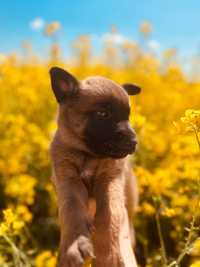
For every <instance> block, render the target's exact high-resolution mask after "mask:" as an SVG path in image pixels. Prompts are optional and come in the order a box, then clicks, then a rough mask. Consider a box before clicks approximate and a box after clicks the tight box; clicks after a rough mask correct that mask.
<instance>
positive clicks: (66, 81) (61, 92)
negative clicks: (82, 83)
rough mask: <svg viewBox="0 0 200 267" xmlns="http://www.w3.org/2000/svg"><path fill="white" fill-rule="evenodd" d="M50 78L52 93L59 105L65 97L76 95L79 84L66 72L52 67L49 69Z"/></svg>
mask: <svg viewBox="0 0 200 267" xmlns="http://www.w3.org/2000/svg"><path fill="white" fill-rule="evenodd" d="M50 77H51V86H52V89H53V92H54V94H55V97H56V99H57V101H58V102H59V103H62V102H63V101H64V100H65V99H66V98H67V97H69V96H72V95H74V94H76V93H77V91H78V88H79V82H78V80H77V79H76V78H75V77H73V76H72V75H71V74H70V73H68V72H67V71H65V70H63V69H61V68H58V67H53V68H51V69H50Z"/></svg>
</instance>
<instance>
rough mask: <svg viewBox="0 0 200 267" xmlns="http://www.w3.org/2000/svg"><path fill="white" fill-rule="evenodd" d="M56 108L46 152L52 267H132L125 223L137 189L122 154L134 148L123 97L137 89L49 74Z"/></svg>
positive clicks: (55, 70) (126, 98)
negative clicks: (55, 246)
mask: <svg viewBox="0 0 200 267" xmlns="http://www.w3.org/2000/svg"><path fill="white" fill-rule="evenodd" d="M50 77H51V85H52V89H53V92H54V94H55V97H56V99H57V102H58V104H59V114H58V129H57V132H56V134H55V136H54V139H53V141H52V144H51V150H50V151H51V158H52V163H53V172H54V175H53V177H54V178H53V182H54V184H55V187H56V191H57V196H58V209H59V221H60V227H61V239H60V256H59V262H58V266H59V267H82V266H84V262H86V261H87V260H91V259H92V262H93V266H95V267H122V266H123V267H124V266H125V267H134V266H136V261H135V257H134V253H133V250H132V246H131V230H130V226H131V223H130V218H131V217H132V215H133V212H134V208H135V206H136V205H137V185H136V181H135V178H134V176H133V175H132V173H131V166H130V165H129V162H128V157H126V156H127V155H128V154H132V153H133V152H134V151H135V148H136V143H137V142H136V137H135V133H134V131H133V129H132V128H131V126H130V124H129V114H130V105H129V96H128V95H134V94H138V93H139V92H140V88H139V87H137V86H135V85H132V84H125V85H123V86H121V85H118V84H117V83H115V82H113V81H111V80H109V79H106V78H104V77H100V76H95V77H89V78H87V79H86V80H83V81H78V80H77V79H76V78H75V77H73V76H72V75H71V74H69V73H68V72H66V71H65V70H63V69H60V68H57V67H53V68H52V69H51V70H50Z"/></svg>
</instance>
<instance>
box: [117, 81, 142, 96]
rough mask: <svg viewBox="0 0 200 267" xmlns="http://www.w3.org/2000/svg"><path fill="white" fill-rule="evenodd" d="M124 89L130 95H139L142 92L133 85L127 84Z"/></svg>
mask: <svg viewBox="0 0 200 267" xmlns="http://www.w3.org/2000/svg"><path fill="white" fill-rule="evenodd" d="M122 87H123V88H124V89H125V90H126V92H127V94H128V95H137V94H139V93H140V92H141V88H140V87H139V86H137V85H134V84H131V83H125V84H123V85H122Z"/></svg>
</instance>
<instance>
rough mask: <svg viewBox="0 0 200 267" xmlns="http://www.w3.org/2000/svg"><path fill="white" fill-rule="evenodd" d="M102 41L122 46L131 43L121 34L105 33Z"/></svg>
mask: <svg viewBox="0 0 200 267" xmlns="http://www.w3.org/2000/svg"><path fill="white" fill-rule="evenodd" d="M101 40H102V41H103V42H111V43H114V44H117V45H120V44H123V43H125V42H127V41H129V39H128V38H127V37H126V36H124V35H122V34H119V33H104V34H103V35H102V36H101Z"/></svg>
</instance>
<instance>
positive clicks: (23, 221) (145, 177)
mask: <svg viewBox="0 0 200 267" xmlns="http://www.w3.org/2000/svg"><path fill="white" fill-rule="evenodd" d="M56 27H58V28H59V25H56ZM143 28H144V29H143V31H145V32H144V37H145V36H146V35H145V34H147V33H148V29H147V25H146V26H145V25H143ZM48 30H49V32H50V33H51V32H52V31H53V28H52V27H50V28H49V29H48ZM50 33H49V34H50ZM47 35H48V32H47ZM81 38H82V39H81ZM81 38H80V39H79V40H77V42H76V43H75V44H74V46H73V47H74V49H75V51H76V58H73V59H71V60H68V61H67V62H65V59H64V58H62V56H61V55H60V48H59V44H58V43H53V44H52V46H51V51H50V56H49V60H48V62H47V61H46V62H44V61H43V62H42V60H39V59H38V58H36V56H35V55H33V54H31V53H27V54H26V57H25V58H20V57H19V56H17V55H10V56H5V55H0V91H1V97H0V111H1V112H0V136H1V138H0V148H1V149H0V177H1V179H0V218H1V221H0V267H28V266H35V267H55V266H56V257H57V248H58V241H59V228H58V224H57V207H56V197H55V192H54V188H53V186H52V184H51V182H50V176H51V167H50V161H49V153H48V149H49V143H50V140H51V138H52V135H53V133H54V130H55V127H56V123H55V121H56V102H55V100H54V97H53V94H52V92H51V89H50V83H49V76H48V70H49V68H50V66H51V65H59V66H62V67H64V68H66V69H68V70H70V71H71V72H72V73H74V74H75V75H77V76H78V77H79V78H83V77H86V76H88V75H92V74H98V75H105V76H106V77H108V78H111V79H114V80H116V81H117V82H119V83H123V82H134V83H136V84H138V85H140V86H141V87H142V93H141V94H140V95H138V96H134V97H132V99H131V104H132V115H131V121H132V124H133V125H134V127H135V129H136V132H137V135H138V140H139V147H138V150H137V153H136V155H135V156H134V157H133V169H134V172H135V174H136V176H137V178H138V183H139V191H140V204H139V207H138V213H137V215H136V216H135V218H134V225H135V228H136V236H137V247H136V254H137V257H138V262H139V264H140V266H146V267H147V266H148V267H157V266H165V267H167V266H168V267H169V266H190V267H198V266H200V241H199V239H198V235H199V230H200V229H199V219H200V217H199V209H200V193H199V190H200V175H199V174H200V143H199V138H200V137H199V134H200V133H199V132H200V82H198V81H197V80H194V79H193V80H192V79H189V78H188V77H187V76H186V74H184V72H183V70H182V68H181V66H180V65H179V64H177V62H176V57H175V54H176V51H174V50H173V49H169V50H168V51H165V53H163V55H162V56H160V57H156V56H155V55H153V53H151V52H148V51H145V52H144V50H143V49H142V48H141V47H140V46H139V45H137V44H135V43H130V42H127V44H126V45H125V44H124V45H123V47H114V46H110V45H105V49H104V51H103V54H102V55H101V60H94V59H93V58H91V55H90V49H91V47H90V42H89V38H87V36H82V37H81ZM80 42H81V44H82V46H78V44H80ZM159 229H160V230H161V231H159Z"/></svg>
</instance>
